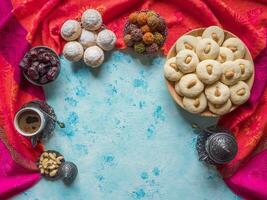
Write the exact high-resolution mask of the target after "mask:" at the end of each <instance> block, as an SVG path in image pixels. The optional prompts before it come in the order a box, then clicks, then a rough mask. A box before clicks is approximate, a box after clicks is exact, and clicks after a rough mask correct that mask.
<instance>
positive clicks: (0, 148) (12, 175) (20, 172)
mask: <svg viewBox="0 0 267 200" xmlns="http://www.w3.org/2000/svg"><path fill="white" fill-rule="evenodd" d="M0 154H1V156H0V166H1V170H0V177H1V178H0V199H7V198H8V197H10V196H11V195H13V194H18V193H20V192H22V191H24V190H25V189H27V188H29V187H31V186H32V185H34V184H35V183H36V182H37V181H38V180H39V179H40V175H39V173H36V172H35V171H29V170H28V169H26V168H24V167H21V165H19V164H17V163H16V162H14V160H13V158H12V157H11V154H10V152H9V151H8V149H7V148H6V146H5V145H4V143H3V142H2V141H1V140H0Z"/></svg>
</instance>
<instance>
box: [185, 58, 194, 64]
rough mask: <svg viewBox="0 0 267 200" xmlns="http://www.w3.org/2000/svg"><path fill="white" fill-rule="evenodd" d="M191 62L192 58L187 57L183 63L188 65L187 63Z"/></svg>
mask: <svg viewBox="0 0 267 200" xmlns="http://www.w3.org/2000/svg"><path fill="white" fill-rule="evenodd" d="M191 60H192V56H187V57H186V58H185V60H184V62H185V63H186V64H188V63H190V62H191Z"/></svg>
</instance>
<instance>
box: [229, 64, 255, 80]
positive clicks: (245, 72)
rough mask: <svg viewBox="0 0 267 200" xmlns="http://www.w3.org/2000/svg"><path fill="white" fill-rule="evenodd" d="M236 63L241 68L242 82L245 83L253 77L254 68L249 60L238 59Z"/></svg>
mask: <svg viewBox="0 0 267 200" xmlns="http://www.w3.org/2000/svg"><path fill="white" fill-rule="evenodd" d="M234 62H235V63H236V64H237V65H238V66H239V67H240V70H241V77H240V80H243V81H245V80H247V79H248V78H250V77H251V75H252V73H253V68H252V64H251V62H250V61H249V60H245V59H237V60H235V61H234Z"/></svg>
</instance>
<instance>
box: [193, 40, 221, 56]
mask: <svg viewBox="0 0 267 200" xmlns="http://www.w3.org/2000/svg"><path fill="white" fill-rule="evenodd" d="M219 52H220V47H219V45H218V44H217V43H216V42H215V41H214V40H212V39H210V38H204V39H202V40H200V41H199V42H198V43H197V47H196V53H197V55H198V57H199V59H200V60H206V59H216V58H217V57H218V55H219Z"/></svg>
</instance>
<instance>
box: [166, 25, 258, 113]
mask: <svg viewBox="0 0 267 200" xmlns="http://www.w3.org/2000/svg"><path fill="white" fill-rule="evenodd" d="M205 29H206V28H199V29H194V30H192V31H189V32H187V33H185V34H184V35H192V36H195V37H197V36H202V33H203V31H204V30H205ZM224 36H225V38H224V40H226V39H228V38H231V37H235V38H238V37H237V36H236V35H234V34H233V33H231V32H229V31H225V30H224ZM241 41H242V40H241ZM243 43H244V42H243ZM175 44H176V42H175V43H174V45H173V46H172V47H171V49H170V51H169V52H168V54H167V60H168V59H170V58H172V57H175V56H176V54H177V53H176V50H175ZM244 45H245V44H244ZM245 49H246V52H245V56H244V59H246V60H249V61H250V62H251V64H252V68H253V73H252V76H251V77H250V78H249V79H248V80H246V81H244V82H246V83H247V84H248V86H249V88H250V89H251V88H252V85H253V82H254V71H255V70H254V63H253V59H252V56H251V54H250V52H249V50H248V47H247V46H246V45H245ZM165 81H166V84H167V87H168V90H169V92H170V94H171V96H172V98H173V99H174V101H175V102H176V103H177V104H178V105H179V106H181V107H182V108H184V105H183V102H182V100H183V97H182V96H180V95H178V94H177V93H176V91H175V89H174V84H175V82H172V81H169V80H167V79H166V78H165ZM237 107H238V106H232V108H231V109H230V111H229V112H231V111H233V110H234V109H236V108H237ZM188 112H189V111H188ZM229 112H228V113H229ZM192 114H194V113H192ZM196 114H198V115H201V116H207V117H218V116H219V115H217V114H214V113H212V112H210V111H209V109H208V107H207V108H206V110H205V111H203V112H202V113H196Z"/></svg>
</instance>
